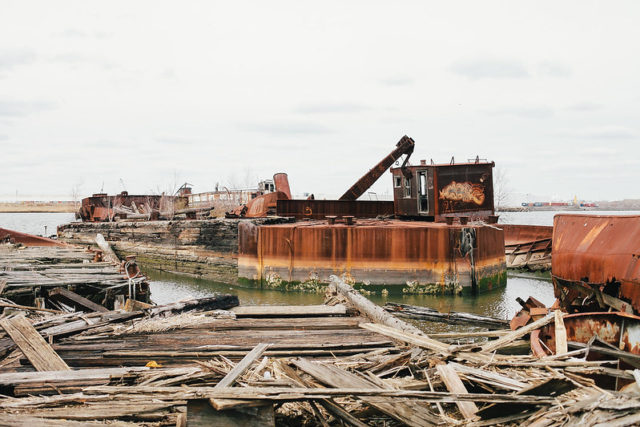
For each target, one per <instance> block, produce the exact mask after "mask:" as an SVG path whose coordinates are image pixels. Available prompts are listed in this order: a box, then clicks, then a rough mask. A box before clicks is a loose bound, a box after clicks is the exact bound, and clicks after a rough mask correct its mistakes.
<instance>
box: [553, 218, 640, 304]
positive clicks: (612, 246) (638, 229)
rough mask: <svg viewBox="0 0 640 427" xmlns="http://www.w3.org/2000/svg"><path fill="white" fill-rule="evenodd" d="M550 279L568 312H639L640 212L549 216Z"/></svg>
mask: <svg viewBox="0 0 640 427" xmlns="http://www.w3.org/2000/svg"><path fill="white" fill-rule="evenodd" d="M552 277H553V282H554V291H555V295H556V297H557V298H558V299H559V300H560V302H561V304H562V306H563V307H564V308H566V309H567V310H568V311H569V312H573V311H587V310H591V311H593V310H598V309H600V310H607V309H608V308H609V307H612V308H614V309H617V310H621V311H627V312H631V311H632V310H633V311H634V312H635V313H638V312H639V311H640V216H637V215H631V216H603V215H569V214H561V215H556V216H555V217H554V230H553V262H552Z"/></svg>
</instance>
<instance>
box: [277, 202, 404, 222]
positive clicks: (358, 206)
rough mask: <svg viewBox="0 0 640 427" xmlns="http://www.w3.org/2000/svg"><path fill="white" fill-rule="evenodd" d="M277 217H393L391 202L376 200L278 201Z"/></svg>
mask: <svg viewBox="0 0 640 427" xmlns="http://www.w3.org/2000/svg"><path fill="white" fill-rule="evenodd" d="M276 212H277V215H278V216H285V217H294V218H296V219H304V218H311V219H325V218H326V217H327V216H336V217H343V216H345V215H349V216H353V217H355V218H375V217H377V216H389V215H393V202H391V201H377V200H362V201H355V200H278V204H277V209H276Z"/></svg>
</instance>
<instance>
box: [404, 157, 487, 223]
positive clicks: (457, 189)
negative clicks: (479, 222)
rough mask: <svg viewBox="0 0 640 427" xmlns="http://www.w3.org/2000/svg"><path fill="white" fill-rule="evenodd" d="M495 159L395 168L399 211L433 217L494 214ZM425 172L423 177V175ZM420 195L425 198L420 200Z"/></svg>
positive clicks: (409, 215) (435, 218) (440, 219)
mask: <svg viewBox="0 0 640 427" xmlns="http://www.w3.org/2000/svg"><path fill="white" fill-rule="evenodd" d="M493 167H494V163H493V162H491V163H487V162H482V163H480V162H478V163H457V164H438V165H427V164H426V162H425V163H424V164H421V165H417V166H409V167H407V168H406V172H407V173H408V174H409V176H410V177H411V179H408V180H407V177H406V176H405V172H404V171H403V170H402V169H401V168H392V169H391V173H392V179H393V187H394V189H393V190H394V191H393V199H394V202H395V209H396V215H398V216H406V217H431V218H433V219H434V220H436V221H444V218H445V217H446V216H461V215H466V216H470V217H472V218H482V219H488V218H489V216H492V215H494V213H495V211H494V205H493V178H492V176H493V175H492V174H493ZM422 174H424V177H425V178H424V180H423V179H422V178H421V175H422ZM421 198H423V199H425V200H421Z"/></svg>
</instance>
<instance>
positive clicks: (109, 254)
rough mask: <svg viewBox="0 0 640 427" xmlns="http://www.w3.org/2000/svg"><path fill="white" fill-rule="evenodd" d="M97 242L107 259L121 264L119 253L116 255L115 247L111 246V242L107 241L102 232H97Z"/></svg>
mask: <svg viewBox="0 0 640 427" xmlns="http://www.w3.org/2000/svg"><path fill="white" fill-rule="evenodd" d="M96 243H97V244H98V247H99V248H100V250H101V251H102V252H103V253H104V258H105V259H106V260H107V261H109V262H111V263H113V264H120V258H118V255H116V253H115V252H114V251H113V249H111V246H109V243H107V241H106V240H105V239H104V236H103V235H102V234H100V233H98V234H96Z"/></svg>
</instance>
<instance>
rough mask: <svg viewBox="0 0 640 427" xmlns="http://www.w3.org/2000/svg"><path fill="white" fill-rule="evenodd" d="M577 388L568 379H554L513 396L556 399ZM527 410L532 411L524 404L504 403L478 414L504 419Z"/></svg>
mask: <svg viewBox="0 0 640 427" xmlns="http://www.w3.org/2000/svg"><path fill="white" fill-rule="evenodd" d="M576 387H577V385H576V384H575V383H574V382H573V381H571V380H569V379H567V378H564V377H562V378H557V377H554V378H549V379H547V380H545V381H543V382H542V383H538V384H535V385H532V386H530V387H527V388H525V389H523V390H521V391H519V392H518V393H516V394H514V395H512V396H513V397H520V398H526V396H545V397H549V398H554V399H555V398H556V397H557V396H560V395H562V394H564V393H567V392H569V391H571V390H573V389H575V388H576ZM527 409H531V407H530V405H526V404H522V403H521V402H510V403H506V402H502V403H495V404H493V405H489V406H486V407H484V408H482V409H481V410H480V411H478V412H477V415H479V416H480V417H481V418H485V419H487V418H495V417H504V416H508V415H512V414H517V413H519V412H521V411H524V410H527Z"/></svg>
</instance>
